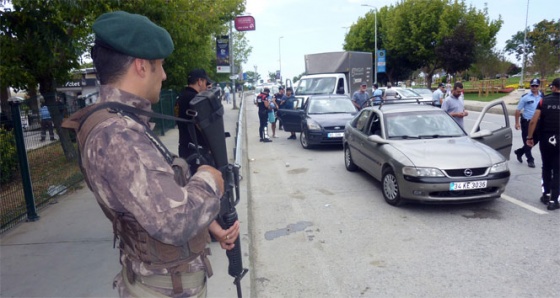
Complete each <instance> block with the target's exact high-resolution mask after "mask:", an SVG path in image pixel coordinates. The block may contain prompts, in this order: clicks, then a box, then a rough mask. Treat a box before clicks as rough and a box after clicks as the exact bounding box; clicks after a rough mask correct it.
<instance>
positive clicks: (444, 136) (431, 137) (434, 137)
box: [418, 134, 457, 139]
mask: <svg viewBox="0 0 560 298" xmlns="http://www.w3.org/2000/svg"><path fill="white" fill-rule="evenodd" d="M456 136H457V135H440V134H434V135H421V136H418V137H419V138H420V139H437V138H453V137H456Z"/></svg>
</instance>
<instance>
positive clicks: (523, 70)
mask: <svg viewBox="0 0 560 298" xmlns="http://www.w3.org/2000/svg"><path fill="white" fill-rule="evenodd" d="M528 18H529V0H527V13H526V15H525V37H524V38H523V65H521V79H520V81H519V87H520V88H521V89H525V83H524V82H523V81H524V78H525V60H526V59H527V19H528Z"/></svg>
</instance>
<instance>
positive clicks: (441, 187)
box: [343, 99, 512, 206]
mask: <svg viewBox="0 0 560 298" xmlns="http://www.w3.org/2000/svg"><path fill="white" fill-rule="evenodd" d="M492 107H494V108H495V109H496V108H501V112H503V117H504V118H503V120H500V123H499V124H498V125H495V120H494V121H493V123H492V122H490V121H482V120H483V119H485V116H486V112H487V111H488V110H489V109H490V108H492ZM511 146H512V131H511V127H510V124H509V118H508V113H507V109H506V105H505V103H504V102H503V101H502V100H500V99H497V100H495V101H492V102H490V103H489V104H488V105H487V106H486V107H485V108H484V109H483V111H482V112H481V114H480V117H479V118H478V120H477V121H476V123H475V125H474V127H473V129H472V131H471V133H470V134H469V135H467V134H466V133H465V131H464V130H463V129H462V128H461V127H460V126H459V125H458V124H457V123H456V122H455V121H454V120H453V118H451V117H450V116H449V115H448V114H447V113H445V112H444V111H442V110H441V109H439V108H436V107H433V106H428V105H421V104H385V105H383V106H381V107H369V108H366V109H363V110H361V111H360V113H359V114H358V115H356V117H355V118H354V119H353V120H352V121H350V122H349V123H348V124H347V125H346V127H345V130H344V139H343V148H344V164H345V166H346V169H347V170H348V171H355V170H358V169H362V170H364V171H365V172H367V173H368V174H370V175H371V176H373V177H374V178H375V179H377V180H379V181H380V182H381V187H382V192H383V197H384V198H385V201H386V202H387V203H389V204H390V205H394V206H398V205H400V204H402V203H403V202H405V201H407V200H411V201H418V202H426V203H427V202H455V203H459V202H472V201H482V200H491V199H495V198H499V197H500V195H501V194H502V193H503V192H504V190H505V187H506V184H507V182H508V180H509V176H510V172H509V169H508V165H507V159H506V157H504V156H507V157H509V155H510V152H511ZM498 151H499V152H498Z"/></svg>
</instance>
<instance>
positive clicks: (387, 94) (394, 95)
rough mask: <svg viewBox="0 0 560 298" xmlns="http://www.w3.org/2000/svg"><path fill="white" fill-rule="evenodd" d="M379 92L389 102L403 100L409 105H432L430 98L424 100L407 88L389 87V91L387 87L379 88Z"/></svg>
mask: <svg viewBox="0 0 560 298" xmlns="http://www.w3.org/2000/svg"><path fill="white" fill-rule="evenodd" d="M379 89H380V90H381V92H383V98H385V100H386V101H391V100H405V101H408V102H410V103H417V102H421V103H423V104H431V103H432V99H431V98H430V99H429V100H427V99H424V98H423V97H422V96H421V95H420V94H418V93H416V92H414V91H412V90H410V89H408V88H403V87H391V88H389V89H387V87H381V88H379Z"/></svg>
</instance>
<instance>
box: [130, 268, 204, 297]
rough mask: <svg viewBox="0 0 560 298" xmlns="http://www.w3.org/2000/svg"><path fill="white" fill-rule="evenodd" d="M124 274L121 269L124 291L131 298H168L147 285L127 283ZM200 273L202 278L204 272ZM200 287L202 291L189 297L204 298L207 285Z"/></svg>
mask: <svg viewBox="0 0 560 298" xmlns="http://www.w3.org/2000/svg"><path fill="white" fill-rule="evenodd" d="M125 272H126V268H123V270H122V271H121V274H122V279H123V282H124V285H125V287H126V289H127V290H128V291H129V292H130V294H131V295H132V296H133V297H169V296H166V295H164V294H162V293H160V292H158V291H155V290H154V289H151V288H149V287H148V285H147V284H143V283H141V282H135V283H133V284H131V283H130V282H129V281H128V278H127V277H126V273H125ZM202 272H203V275H202V277H203V278H204V271H202ZM161 277H166V276H161ZM167 279H168V280H169V281H170V283H171V279H170V277H169V276H167ZM202 285H203V287H202V289H200V291H199V292H198V293H197V294H196V295H194V296H191V297H206V285H207V283H206V282H204V283H203V284H202ZM167 289H169V288H167ZM171 289H172V288H171Z"/></svg>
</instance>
